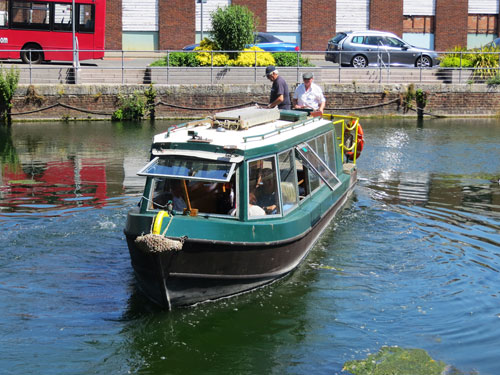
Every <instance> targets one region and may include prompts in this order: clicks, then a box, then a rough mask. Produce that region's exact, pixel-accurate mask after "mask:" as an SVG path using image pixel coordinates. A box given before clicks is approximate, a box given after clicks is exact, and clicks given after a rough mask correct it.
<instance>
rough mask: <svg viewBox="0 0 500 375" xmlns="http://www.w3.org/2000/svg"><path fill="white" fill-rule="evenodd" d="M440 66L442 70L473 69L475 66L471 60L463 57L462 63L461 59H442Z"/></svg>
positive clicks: (447, 57)
mask: <svg viewBox="0 0 500 375" xmlns="http://www.w3.org/2000/svg"><path fill="white" fill-rule="evenodd" d="M439 66H440V67H441V68H459V67H462V68H471V67H472V66H473V64H472V61H471V60H469V59H466V58H463V57H462V61H460V57H457V56H449V55H447V56H445V57H443V58H442V59H441V63H440V64H439Z"/></svg>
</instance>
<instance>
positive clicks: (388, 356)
mask: <svg viewBox="0 0 500 375" xmlns="http://www.w3.org/2000/svg"><path fill="white" fill-rule="evenodd" d="M446 368H447V365H446V363H444V362H441V361H435V360H434V359H432V358H431V357H430V356H429V354H427V352H426V351H425V350H423V349H403V348H399V347H397V346H391V347H389V346H384V347H382V348H381V349H380V351H379V352H378V353H376V354H370V355H369V356H368V357H367V358H366V359H360V360H353V361H348V362H346V363H344V368H343V369H342V371H348V372H350V373H352V374H354V375H441V374H443V373H445V370H446Z"/></svg>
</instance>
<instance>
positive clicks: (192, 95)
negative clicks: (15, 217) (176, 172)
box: [12, 84, 500, 120]
mask: <svg viewBox="0 0 500 375" xmlns="http://www.w3.org/2000/svg"><path fill="white" fill-rule="evenodd" d="M147 87H148V86H147V85H137V86H132V85H131V86H121V85H115V86H112V85H102V86H99V85H78V86H75V85H46V86H35V92H34V93H33V92H32V93H31V94H30V95H27V92H28V86H27V85H22V86H19V87H18V89H17V91H16V95H15V97H14V107H13V110H12V112H13V115H14V116H13V118H14V120H20V119H48V118H51V119H62V118H71V119H72V118H78V119H89V118H90V119H97V118H110V115H111V113H112V112H113V111H114V110H116V109H117V108H118V105H119V103H118V99H117V98H118V95H119V94H121V95H126V94H132V93H134V92H139V93H142V92H144V90H145V89H147ZM322 87H323V89H324V93H325V97H326V99H327V105H326V108H327V111H326V112H327V113H337V114H348V113H356V114H358V115H361V116H367V115H385V116H389V115H401V116H403V115H415V113H414V112H411V111H410V112H409V113H408V114H405V113H404V112H403V108H402V107H401V105H400V102H399V99H400V98H401V97H402V96H404V93H405V92H406V90H407V86H406V85H378V84H365V85H361V84H325V85H322ZM415 87H416V88H419V87H420V88H422V90H424V91H427V92H428V93H429V96H428V104H427V106H426V108H425V110H426V111H428V112H432V113H433V114H436V115H449V116H464V115H474V116H496V115H497V112H498V111H499V109H500V88H496V87H488V86H486V85H466V86H464V85H442V84H434V85H415ZM294 88H295V87H294V86H291V91H293V89H294ZM155 89H156V90H157V92H158V95H157V98H156V101H157V102H159V101H161V102H163V103H164V104H168V105H172V106H168V105H163V104H162V105H158V106H157V107H156V114H157V117H196V116H202V115H206V114H210V113H214V112H217V111H218V110H220V109H221V108H223V107H229V106H239V105H244V104H248V103H251V102H258V103H267V102H268V97H269V89H270V86H269V85H268V84H253V85H161V86H160V85H157V86H155ZM389 102H390V103H391V104H389V105H386V104H387V103H389ZM58 103H59V104H60V105H58V106H56V107H53V108H50V109H48V110H45V111H41V112H34V113H29V114H25V115H16V113H20V112H26V111H35V110H38V109H40V108H47V107H50V106H53V105H56V104H58ZM61 104H62V105H61ZM71 107H75V108H79V109H82V110H84V111H86V112H81V111H77V110H74V109H71Z"/></svg>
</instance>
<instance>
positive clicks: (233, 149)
mask: <svg viewBox="0 0 500 375" xmlns="http://www.w3.org/2000/svg"><path fill="white" fill-rule="evenodd" d="M306 116H307V113H306V112H298V111H288V112H286V111H281V112H280V111H279V110H278V109H263V108H258V107H250V108H244V109H240V110H234V111H228V112H222V113H220V114H217V115H215V116H213V117H209V118H206V119H203V120H198V121H191V122H187V123H185V124H182V125H178V126H174V127H171V128H170V129H168V131H166V132H164V133H161V134H158V135H156V136H155V137H154V140H153V144H152V147H151V161H150V162H149V164H147V165H146V166H145V167H144V168H143V169H142V170H141V171H140V172H139V175H142V176H146V177H147V178H148V179H147V184H146V189H145V192H144V197H143V199H142V201H141V212H142V213H146V212H151V211H157V210H167V211H171V212H173V214H174V215H189V216H202V217H218V218H224V219H228V220H239V221H251V220H262V219H271V218H280V217H283V216H286V215H288V214H289V213H291V212H293V211H294V210H295V209H296V208H297V207H299V206H300V205H301V204H302V203H303V202H306V201H307V200H308V199H310V198H312V197H314V195H315V194H316V193H317V192H319V191H320V190H321V189H322V188H324V189H329V190H331V191H333V190H335V189H336V188H337V187H338V186H339V185H340V183H341V181H340V180H339V177H338V172H339V171H342V155H341V153H340V152H339V147H336V145H335V142H337V140H336V136H335V129H334V126H333V124H332V122H331V121H329V120H326V119H323V118H321V117H314V118H307V117H306Z"/></svg>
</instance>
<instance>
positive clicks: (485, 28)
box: [467, 14, 498, 34]
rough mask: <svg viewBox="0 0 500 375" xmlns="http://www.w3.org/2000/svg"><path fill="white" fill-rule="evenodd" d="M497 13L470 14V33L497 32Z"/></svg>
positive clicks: (468, 28) (468, 30) (468, 29)
mask: <svg viewBox="0 0 500 375" xmlns="http://www.w3.org/2000/svg"><path fill="white" fill-rule="evenodd" d="M497 17H498V16H497V15H496V14H469V18H468V23H467V32H468V33H469V34H496V32H497Z"/></svg>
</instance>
